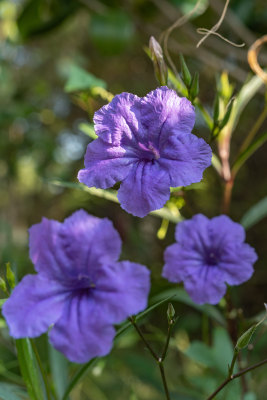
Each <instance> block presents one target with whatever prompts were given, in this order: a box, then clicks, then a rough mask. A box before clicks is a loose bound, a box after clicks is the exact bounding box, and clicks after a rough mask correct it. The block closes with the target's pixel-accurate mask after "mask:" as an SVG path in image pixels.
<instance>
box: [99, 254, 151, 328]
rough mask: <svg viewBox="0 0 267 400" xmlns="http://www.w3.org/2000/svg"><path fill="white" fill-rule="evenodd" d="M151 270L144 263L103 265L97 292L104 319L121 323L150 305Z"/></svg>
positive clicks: (127, 262) (103, 320) (100, 312)
mask: <svg viewBox="0 0 267 400" xmlns="http://www.w3.org/2000/svg"><path fill="white" fill-rule="evenodd" d="M149 290H150V272H149V270H148V269H147V268H146V267H145V266H143V265H140V264H136V263H132V262H129V261H122V262H119V263H116V264H112V265H108V266H105V267H103V268H102V269H101V270H100V271H99V274H98V278H97V280H96V289H95V290H94V292H93V297H94V300H95V304H96V305H97V307H98V308H99V318H100V316H101V321H102V322H105V321H106V322H108V323H112V324H117V323H120V322H122V321H123V320H124V319H125V318H127V317H129V316H130V315H134V314H137V313H139V312H140V311H143V310H144V309H145V308H146V306H147V300H148V294H149Z"/></svg>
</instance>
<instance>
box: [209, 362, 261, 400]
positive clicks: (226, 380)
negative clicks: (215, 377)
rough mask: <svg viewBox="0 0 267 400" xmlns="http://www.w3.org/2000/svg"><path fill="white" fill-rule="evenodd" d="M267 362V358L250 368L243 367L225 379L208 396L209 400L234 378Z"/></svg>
mask: <svg viewBox="0 0 267 400" xmlns="http://www.w3.org/2000/svg"><path fill="white" fill-rule="evenodd" d="M266 363H267V358H266V359H265V360H263V361H260V362H259V363H257V364H254V365H251V366H250V367H248V368H245V369H243V370H242V371H240V372H238V373H236V374H234V375H231V376H229V377H228V378H227V379H225V381H223V383H222V384H221V385H220V386H219V387H218V388H217V389H216V390H215V391H214V392H213V393H212V394H211V395H210V396H209V397H208V398H207V400H211V399H214V397H215V396H216V395H217V394H218V393H219V392H220V391H221V390H222V389H223V388H224V387H225V386H226V385H228V383H229V382H231V381H232V380H234V379H236V378H240V376H242V375H244V374H247V373H248V372H250V371H253V369H256V368H258V367H261V366H262V365H264V364H266Z"/></svg>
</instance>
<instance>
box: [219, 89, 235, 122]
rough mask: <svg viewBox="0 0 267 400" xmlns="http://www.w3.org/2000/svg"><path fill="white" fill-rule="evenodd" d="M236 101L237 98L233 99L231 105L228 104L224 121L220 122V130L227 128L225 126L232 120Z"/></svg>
mask: <svg viewBox="0 0 267 400" xmlns="http://www.w3.org/2000/svg"><path fill="white" fill-rule="evenodd" d="M234 100H235V98H234V97H232V98H231V100H230V101H229V103H228V104H227V108H226V113H225V115H224V117H223V119H222V121H220V122H219V128H220V129H223V128H224V127H225V125H226V124H227V123H228V121H229V119H230V116H231V112H232V109H233V104H234Z"/></svg>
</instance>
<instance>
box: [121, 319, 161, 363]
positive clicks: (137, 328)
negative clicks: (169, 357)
mask: <svg viewBox="0 0 267 400" xmlns="http://www.w3.org/2000/svg"><path fill="white" fill-rule="evenodd" d="M128 319H129V321H130V322H131V324H132V325H133V327H134V328H135V330H136V332H137V333H138V335H139V336H140V338H141V339H142V340H143V342H144V344H145V346H146V348H147V349H148V350H149V351H150V354H151V355H152V357H153V358H154V359H155V360H156V361H157V362H159V357H158V356H157V354H156V353H155V352H154V350H153V349H152V347H151V346H150V344H149V343H148V341H147V340H146V338H145V337H144V335H143V333H142V332H141V330H140V329H139V327H138V325H137V324H136V323H135V319H134V317H130V318H128Z"/></svg>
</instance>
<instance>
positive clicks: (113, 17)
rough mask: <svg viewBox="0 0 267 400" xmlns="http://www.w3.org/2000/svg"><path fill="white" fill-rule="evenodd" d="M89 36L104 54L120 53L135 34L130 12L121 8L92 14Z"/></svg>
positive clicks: (128, 44) (129, 43)
mask: <svg viewBox="0 0 267 400" xmlns="http://www.w3.org/2000/svg"><path fill="white" fill-rule="evenodd" d="M89 34H90V38H91V40H92V41H93V43H94V44H95V46H97V47H98V49H99V50H100V51H102V53H104V54H105V55H109V54H111V55H114V54H115V53H120V52H121V51H123V50H124V49H125V48H126V47H127V46H130V45H131V43H132V41H133V39H134V35H135V27H134V24H133V22H132V20H131V18H130V14H127V13H125V12H123V11H122V10H119V9H117V10H111V9H110V8H109V9H108V11H107V12H106V13H101V14H94V15H92V17H91V20H90V25H89Z"/></svg>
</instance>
